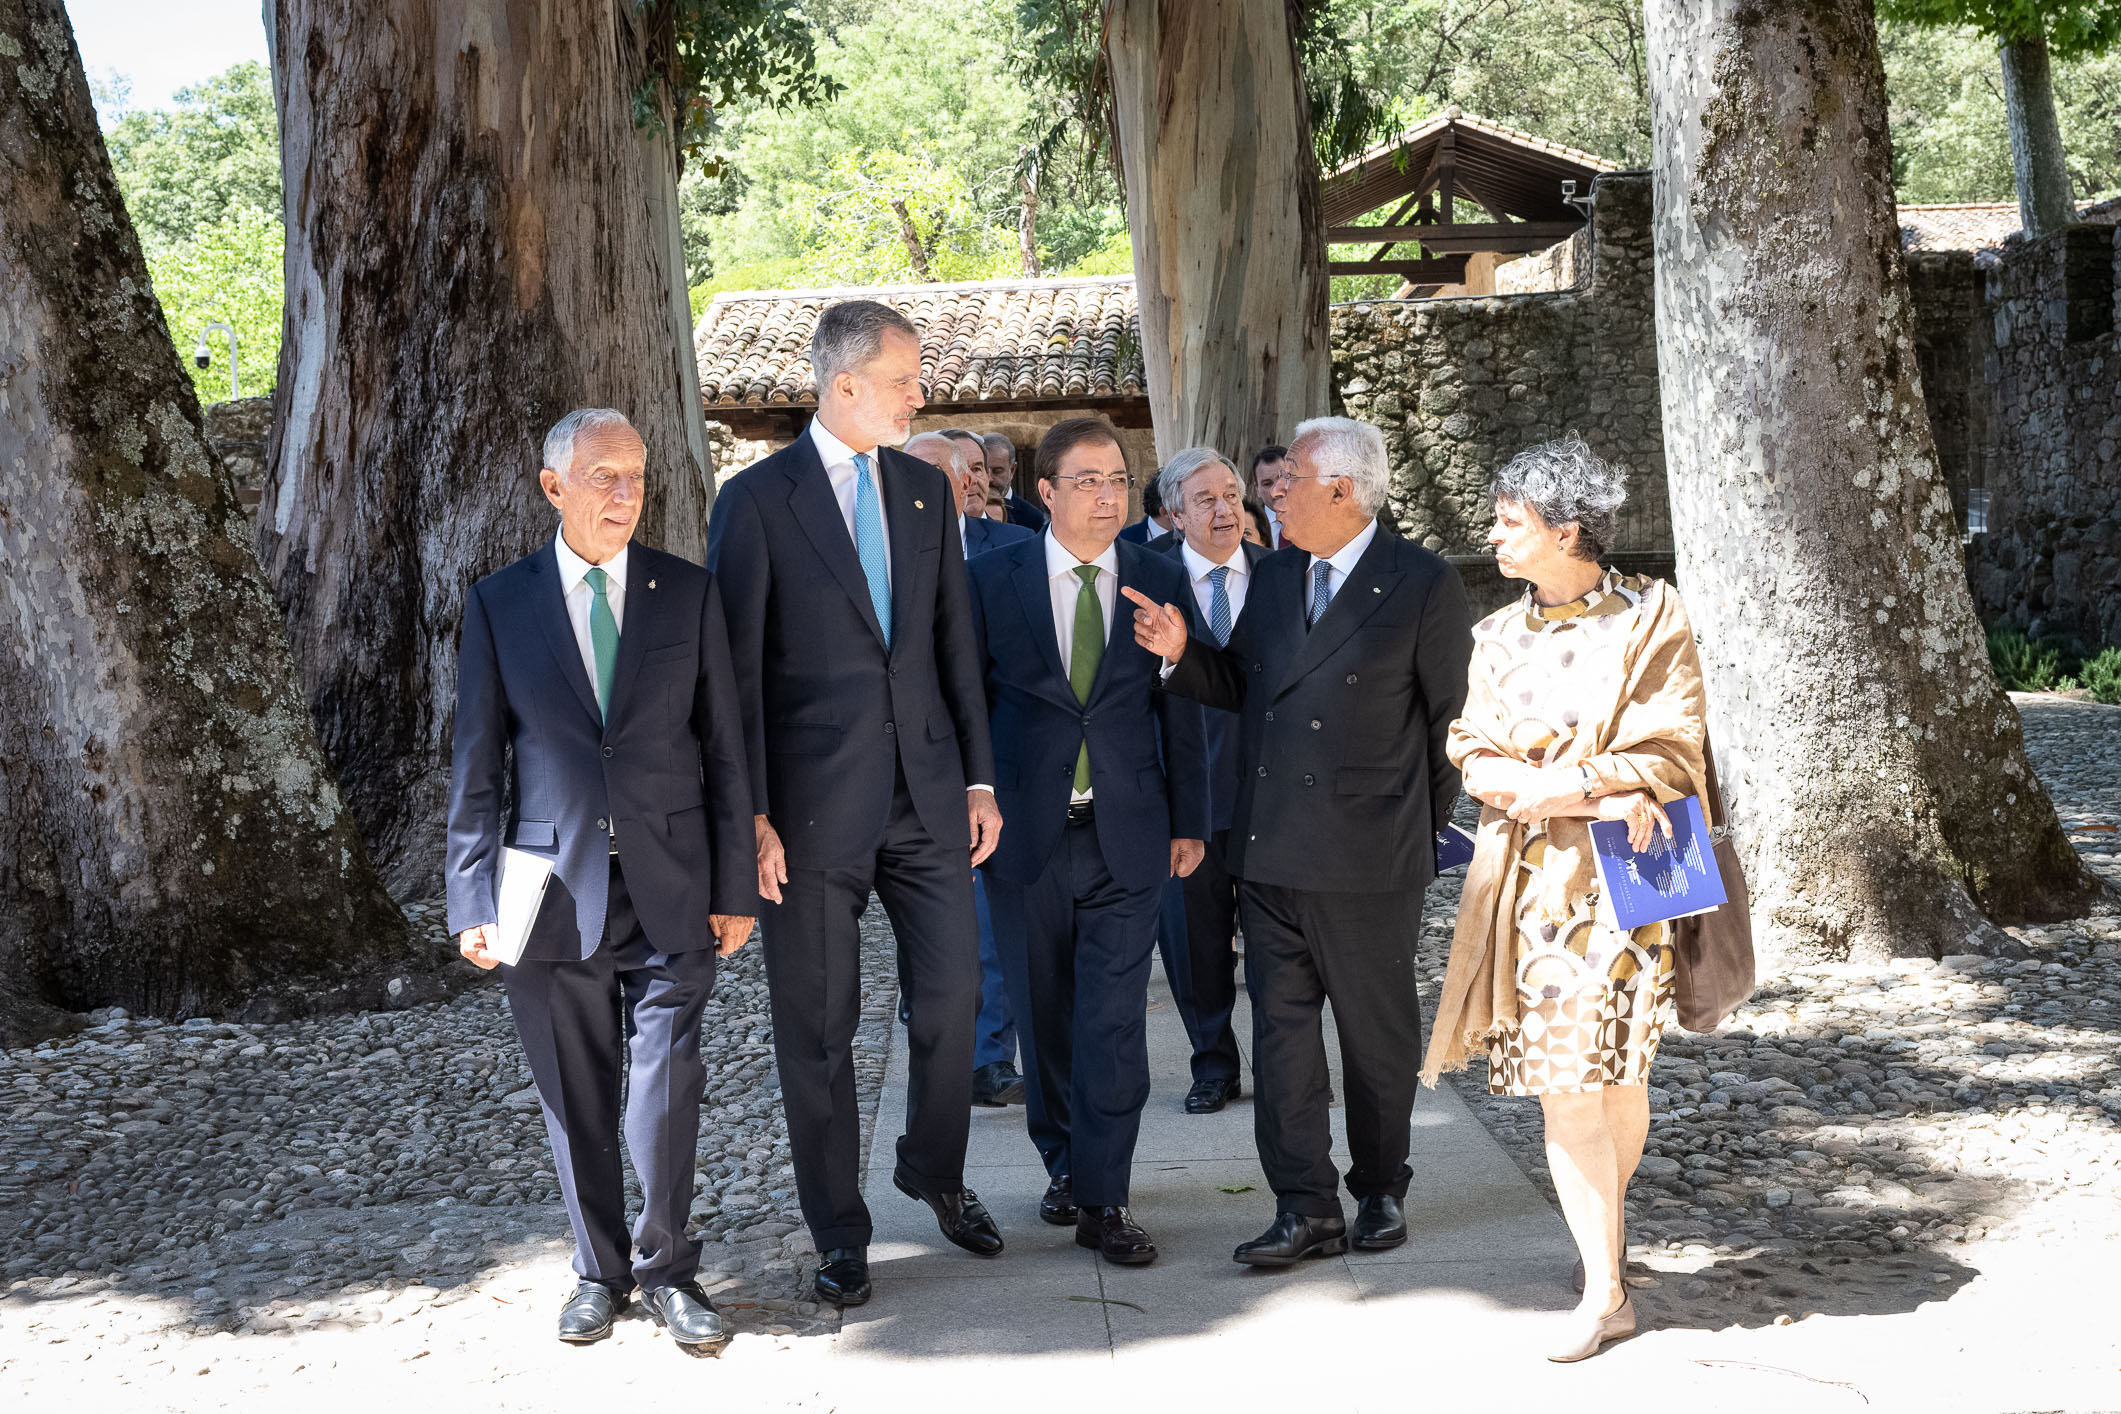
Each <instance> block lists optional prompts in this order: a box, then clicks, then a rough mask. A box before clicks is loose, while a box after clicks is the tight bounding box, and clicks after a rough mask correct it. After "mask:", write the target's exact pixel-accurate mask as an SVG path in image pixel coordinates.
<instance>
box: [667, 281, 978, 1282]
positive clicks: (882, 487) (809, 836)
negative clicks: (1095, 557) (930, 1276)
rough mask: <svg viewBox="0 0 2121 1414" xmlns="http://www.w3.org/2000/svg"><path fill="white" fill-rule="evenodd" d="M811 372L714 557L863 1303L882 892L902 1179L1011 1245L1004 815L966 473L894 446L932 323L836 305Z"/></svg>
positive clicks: (779, 920)
mask: <svg viewBox="0 0 2121 1414" xmlns="http://www.w3.org/2000/svg"><path fill="white" fill-rule="evenodd" d="M810 362H811V366H812V368H813V370H814V371H815V373H816V377H817V399H818V407H817V416H816V417H815V418H813V419H812V420H811V423H810V426H809V428H808V429H807V430H806V431H805V432H804V433H803V435H802V436H800V437H798V438H796V439H795V441H793V442H791V443H790V444H789V445H788V446H786V447H783V448H782V449H781V450H780V451H778V452H775V453H774V454H773V455H772V456H770V457H767V458H766V459H765V460H763V461H761V462H758V463H756V464H755V465H752V466H750V467H747V468H745V469H744V470H743V471H741V472H739V473H737V475H736V476H735V477H733V478H731V480H730V482H729V484H728V485H726V486H724V487H723V488H722V491H721V494H720V496H719V497H718V498H717V499H716V503H715V508H714V519H713V522H712V524H710V525H709V527H708V531H707V562H708V564H709V565H710V566H712V567H713V569H714V572H715V577H716V580H717V581H718V582H719V583H720V585H721V587H722V593H723V595H724V597H725V598H726V600H727V602H728V605H729V624H730V651H731V656H732V658H733V660H734V662H735V665H736V678H737V685H738V695H739V697H740V699H741V702H742V709H743V712H744V722H745V728H746V731H745V735H746V738H747V739H748V740H749V741H750V742H751V743H752V744H753V747H754V750H756V751H758V753H759V754H757V755H754V757H753V769H752V779H751V794H752V800H753V808H754V809H755V810H756V812H757V815H756V817H755V822H754V823H755V825H756V827H757V844H758V857H757V864H758V880H759V891H760V893H762V894H763V895H764V896H765V898H766V901H767V907H766V911H765V914H764V917H763V920H762V922H763V926H764V930H765V941H766V980H767V986H768V990H769V994H770V996H771V998H772V1004H773V1045H774V1055H775V1057H776V1059H777V1060H778V1062H779V1065H780V1073H781V1097H782V1102H783V1104H784V1105H785V1106H786V1107H787V1111H788V1137H789V1144H790V1147H791V1148H792V1150H793V1151H794V1152H793V1157H794V1160H795V1186H796V1195H797V1199H798V1201H800V1203H801V1204H802V1208H803V1219H804V1221H805V1222H806V1223H808V1224H809V1227H810V1233H811V1237H812V1239H813V1240H814V1241H815V1242H816V1243H817V1247H818V1251H819V1253H820V1255H821V1257H822V1259H823V1260H822V1262H821V1264H820V1265H819V1267H818V1270H817V1274H816V1277H815V1282H816V1286H817V1292H818V1295H819V1296H820V1297H822V1298H823V1299H824V1300H826V1301H830V1302H833V1303H835V1304H837V1305H841V1306H851V1305H856V1304H858V1303H860V1302H863V1301H866V1300H868V1299H869V1293H870V1286H869V1250H868V1249H869V1238H870V1235H871V1227H870V1221H869V1209H868V1206H867V1205H866V1204H865V1203H864V1202H863V1201H862V1186H861V1160H862V1156H861V1139H862V1116H861V1109H860V1107H859V1106H858V1105H857V1104H856V1102H855V1092H854V1032H855V1026H856V1023H857V1022H859V1021H860V1019H861V933H860V930H859V929H860V922H861V917H862V914H863V912H864V911H865V910H866V909H867V907H868V903H869V894H870V891H871V890H872V889H874V890H875V892H876V895H877V897H878V898H879V899H880V900H882V902H883V905H884V911H885V912H886V913H887V914H888V915H890V918H891V926H892V929H893V931H894V932H895V933H896V934H897V936H898V940H899V946H900V953H901V956H902V957H903V959H904V965H903V967H902V969H901V972H900V976H899V985H900V988H901V989H902V991H903V992H904V994H905V997H906V1005H907V1020H906V1039H907V1045H908V1052H909V1057H910V1063H911V1064H910V1069H911V1072H912V1074H911V1077H910V1081H909V1085H908V1089H907V1096H906V1132H905V1134H903V1135H901V1136H900V1138H899V1141H898V1153H897V1162H896V1164H895V1165H894V1166H893V1171H892V1181H893V1182H894V1184H896V1186H897V1187H898V1189H899V1190H900V1191H901V1192H903V1193H906V1194H908V1195H909V1196H911V1197H913V1198H916V1199H918V1200H919V1201H921V1202H924V1203H926V1204H927V1205H928V1206H929V1208H930V1209H931V1210H932V1211H933V1212H934V1213H935V1216H936V1222H937V1224H938V1226H939V1227H940V1228H941V1230H942V1234H943V1236H944V1237H945V1238H947V1239H948V1240H949V1241H951V1242H953V1243H955V1244H956V1245H958V1246H959V1247H962V1248H964V1249H965V1250H967V1251H969V1252H972V1253H975V1254H977V1255H980V1256H993V1255H995V1254H997V1253H999V1252H1000V1251H1001V1250H1002V1236H1001V1233H1000V1231H999V1230H998V1229H997V1228H996V1227H995V1224H994V1219H993V1218H992V1217H990V1216H989V1215H988V1213H987V1210H986V1207H985V1206H984V1205H983V1204H981V1202H980V1201H979V1197H978V1195H977V1194H975V1193H973V1192H972V1190H970V1189H969V1188H967V1187H965V1174H964V1167H965V1143H966V1140H967V1138H968V1136H969V1134H970V1131H971V1106H972V1086H971V1080H972V1064H971V1061H972V1025H973V1018H974V1016H975V1015H976V1014H977V1012H978V1010H979V983H980V974H979V933H978V929H977V926H976V924H975V923H974V919H973V910H972V866H976V865H978V864H979V863H980V862H981V861H983V860H984V859H985V858H986V857H987V855H988V854H989V853H990V852H991V851H992V850H993V848H994V843H995V840H996V838H997V837H998V836H999V835H1000V833H1001V828H1002V816H1001V812H1000V810H999V809H998V808H997V807H996V805H995V801H994V790H993V782H994V756H993V753H992V751H991V750H990V748H989V746H988V740H987V712H986V702H985V699H984V697H983V695H982V693H981V691H980V679H979V658H978V650H977V648H976V646H975V644H974V639H973V627H972V611H971V605H970V603H969V601H968V597H967V590H966V585H965V561H964V548H963V546H962V544H961V543H960V540H959V533H958V494H957V488H956V487H954V486H953V485H952V484H951V482H950V479H949V478H948V477H947V476H945V475H944V474H943V473H942V472H941V471H938V470H937V469H936V468H935V467H932V466H930V465H929V464H928V463H926V462H924V461H921V460H919V459H918V458H916V457H909V456H907V455H906V454H905V453H904V452H901V451H899V450H898V448H899V447H900V446H901V445H902V444H903V443H904V442H905V440H906V437H907V434H908V433H909V432H910V431H911V430H912V423H913V415H914V413H916V412H918V411H919V410H920V407H921V402H922V399H921V344H920V336H919V334H918V333H917V332H916V331H915V329H914V327H913V324H912V322H911V321H910V320H908V319H907V318H906V317H905V316H904V315H903V314H900V313H899V312H898V311H897V310H894V309H892V308H891V307H890V306H889V305H883V304H878V303H876V302H874V301H871V300H847V301H844V302H842V303H840V304H836V305H832V306H830V307H828V308H827V309H826V310H825V311H824V312H823V313H822V314H820V315H819V316H818V322H817V328H816V330H815V332H814V333H813V334H812V336H811V341H810Z"/></svg>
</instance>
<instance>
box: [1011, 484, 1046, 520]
mask: <svg viewBox="0 0 2121 1414" xmlns="http://www.w3.org/2000/svg"><path fill="white" fill-rule="evenodd" d="M1006 504H1007V505H1008V508H1009V523H1010V524H1011V525H1021V526H1025V527H1028V528H1029V529H1031V530H1044V529H1045V528H1046V511H1045V508H1044V507H1042V506H1034V505H1033V504H1031V502H1029V501H1027V500H1025V499H1024V498H1023V497H1021V496H1019V495H1017V494H1016V493H1015V492H1014V491H1011V492H1010V493H1009V499H1008V501H1007V503H1006Z"/></svg>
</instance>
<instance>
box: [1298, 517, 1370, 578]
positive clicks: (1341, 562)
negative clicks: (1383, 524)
mask: <svg viewBox="0 0 2121 1414" xmlns="http://www.w3.org/2000/svg"><path fill="white" fill-rule="evenodd" d="M1376 538H1377V522H1376V521H1375V520H1374V519H1373V520H1372V521H1371V522H1370V523H1369V524H1368V525H1366V526H1364V527H1363V528H1362V529H1361V530H1358V531H1356V532H1355V538H1354V539H1353V540H1350V541H1349V542H1348V543H1347V544H1345V545H1343V546H1341V547H1340V548H1339V549H1338V550H1335V551H1334V552H1333V553H1332V554H1330V555H1328V556H1326V557H1325V558H1326V563H1327V564H1329V565H1331V566H1333V568H1334V569H1337V570H1339V571H1340V577H1341V578H1342V579H1346V578H1347V577H1348V576H1349V575H1351V574H1353V573H1355V562H1356V561H1357V560H1360V559H1361V558H1362V552H1363V551H1365V550H1367V549H1369V548H1370V542H1371V541H1372V540H1375V539H1376ZM1311 567H1312V571H1313V572H1314V573H1315V572H1316V571H1317V567H1318V556H1316V555H1313V556H1312V557H1311Z"/></svg>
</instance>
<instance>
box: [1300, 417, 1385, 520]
mask: <svg viewBox="0 0 2121 1414" xmlns="http://www.w3.org/2000/svg"><path fill="white" fill-rule="evenodd" d="M1299 454H1300V455H1302V457H1303V458H1304V459H1305V460H1306V461H1308V462H1310V463H1311V469H1312V470H1313V471H1314V472H1316V473H1318V474H1319V475H1320V476H1322V477H1325V478H1327V479H1328V480H1333V479H1337V478H1339V477H1343V476H1345V477H1347V478H1348V480H1349V481H1351V482H1353V483H1354V484H1355V504H1356V505H1358V506H1360V507H1362V511H1363V514H1364V515H1373V516H1374V515H1376V514H1377V510H1378V507H1380V506H1382V505H1384V503H1385V490H1386V488H1387V487H1388V486H1389V485H1390V484H1391V480H1392V463H1391V460H1390V459H1389V458H1388V457H1387V456H1386V455H1385V434H1384V433H1382V432H1379V431H1378V430H1377V429H1376V428H1374V427H1372V426H1371V425H1370V424H1369V423H1367V422H1357V421H1356V420H1355V419H1354V418H1352V417H1314V418H1311V419H1310V420H1309V421H1306V422H1299V423H1297V424H1296V435H1295V436H1294V437H1291V438H1290V439H1289V455H1290V457H1292V458H1294V457H1296V456H1298V455H1299Z"/></svg>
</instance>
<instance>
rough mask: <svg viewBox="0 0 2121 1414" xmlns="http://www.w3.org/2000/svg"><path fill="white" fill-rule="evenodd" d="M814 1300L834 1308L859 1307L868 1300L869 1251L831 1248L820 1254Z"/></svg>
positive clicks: (859, 1248) (865, 1249) (854, 1248)
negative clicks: (815, 1298) (829, 1304)
mask: <svg viewBox="0 0 2121 1414" xmlns="http://www.w3.org/2000/svg"><path fill="white" fill-rule="evenodd" d="M816 1286H817V1299H818V1300H820V1301H825V1302H830V1303H831V1304H832V1305H834V1306H859V1305H861V1304H862V1303H863V1302H864V1301H867V1300H868V1299H869V1249H868V1248H866V1247H834V1248H832V1249H830V1250H829V1251H826V1252H824V1253H821V1254H820V1256H819V1261H818V1269H817V1278H816Z"/></svg>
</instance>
